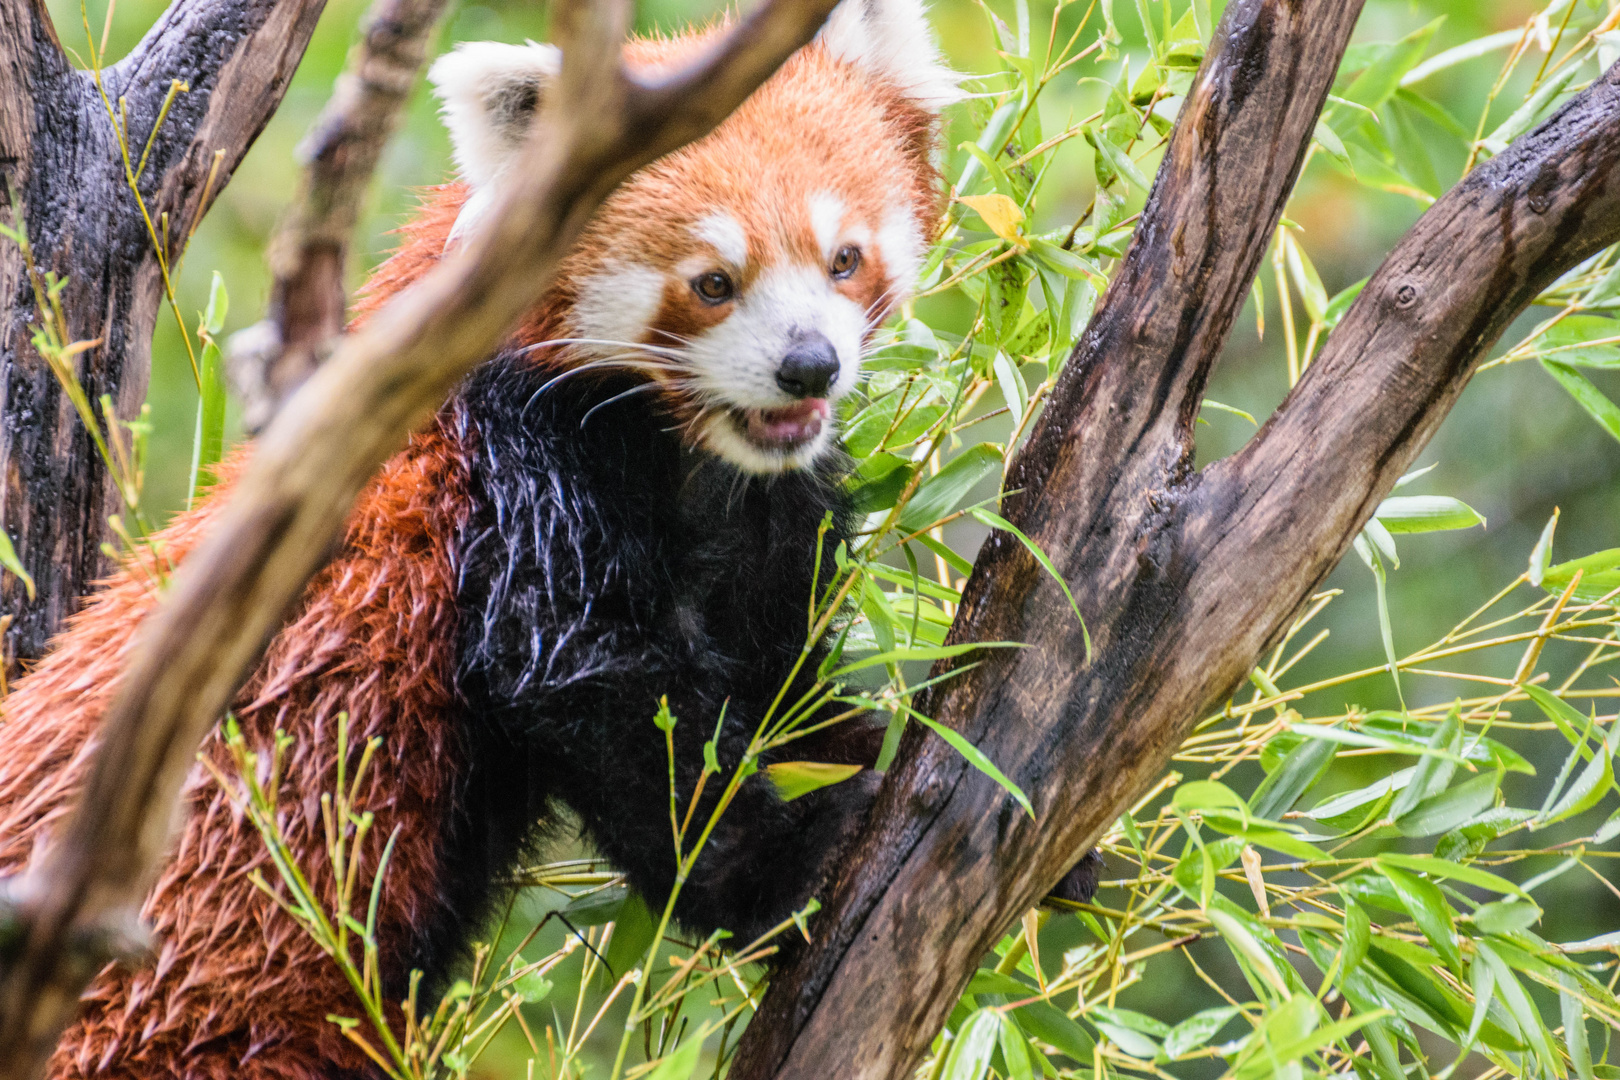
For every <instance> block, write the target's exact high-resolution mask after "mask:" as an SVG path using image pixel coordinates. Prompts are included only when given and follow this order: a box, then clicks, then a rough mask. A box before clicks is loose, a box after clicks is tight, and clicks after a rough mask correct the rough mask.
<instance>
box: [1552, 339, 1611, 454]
mask: <svg viewBox="0 0 1620 1080" xmlns="http://www.w3.org/2000/svg"><path fill="white" fill-rule="evenodd" d="M1541 366H1542V367H1543V368H1545V369H1546V370H1547V374H1549V375H1551V376H1552V377H1553V378H1554V379H1557V380H1558V385H1560V386H1562V387H1563V388H1564V390H1565V391H1567V392H1568V394H1569V396H1570V397H1572V398H1574V399H1575V403H1576V404H1577V405H1579V406H1580V407H1581V408H1583V409H1585V410H1586V413H1587V415H1588V416H1590V417H1591V418H1592V419H1594V420H1596V421H1597V422H1598V424H1599V425H1600V426H1601V427H1602V428H1603V430H1604V431H1607V432H1608V433H1609V434H1610V435H1612V436H1614V437H1615V438H1616V439H1620V405H1616V404H1615V403H1614V402H1612V401H1610V400H1609V399H1608V398H1607V397H1606V396H1605V395H1604V393H1603V391H1601V390H1599V389H1598V388H1597V387H1596V386H1595V385H1593V383H1592V380H1591V379H1588V378H1587V377H1586V376H1585V375H1582V374H1581V373H1580V372H1578V371H1576V370H1575V369H1574V368H1572V367H1570V366H1569V365H1568V364H1563V363H1559V362H1558V361H1557V360H1551V359H1548V358H1546V357H1543V358H1542V360H1541Z"/></svg>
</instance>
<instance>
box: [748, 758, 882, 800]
mask: <svg viewBox="0 0 1620 1080" xmlns="http://www.w3.org/2000/svg"><path fill="white" fill-rule="evenodd" d="M860 771H861V766H859V765H831V764H827V763H825V762H820V761H778V762H776V763H775V764H774V765H767V766H765V775H766V776H767V777H769V778H770V781H771V783H772V784H774V785H775V786H776V794H777V795H778V796H779V797H780V798H781V800H782V801H783V802H792V801H793V800H794V799H797V798H800V797H801V796H804V795H808V794H810V793H811V792H812V791H819V790H821V789H822V788H824V787H830V786H832V785H833V784H838V783H842V782H843V781H845V780H848V779H849V778H850V777H852V776H854V775H855V774H856V773H858V772H860Z"/></svg>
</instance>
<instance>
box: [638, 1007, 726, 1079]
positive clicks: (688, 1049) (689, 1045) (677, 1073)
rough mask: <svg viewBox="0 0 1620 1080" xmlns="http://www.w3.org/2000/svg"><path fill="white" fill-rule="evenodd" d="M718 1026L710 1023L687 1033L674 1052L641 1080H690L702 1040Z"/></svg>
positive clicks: (695, 1068) (700, 1054)
mask: <svg viewBox="0 0 1620 1080" xmlns="http://www.w3.org/2000/svg"><path fill="white" fill-rule="evenodd" d="M719 1027H720V1025H719V1024H718V1023H717V1022H715V1021H710V1022H708V1023H706V1024H704V1025H703V1026H702V1027H700V1028H698V1029H697V1030H696V1031H694V1032H689V1033H688V1034H687V1036H686V1038H684V1039H682V1040H681V1044H680V1045H679V1046H677V1047H676V1048H675V1052H674V1053H673V1054H670V1055H669V1056H668V1057H666V1058H664V1059H663V1060H662V1061H660V1062H659V1063H658V1065H657V1067H655V1068H654V1069H653V1070H652V1071H651V1072H649V1073H646V1074H645V1076H644V1078H643V1080H691V1076H692V1074H693V1073H695V1072H696V1071H697V1067H698V1058H699V1057H701V1056H702V1054H703V1040H704V1039H707V1038H708V1037H709V1035H710V1033H712V1032H714V1031H716V1030H717V1029H718V1028H719Z"/></svg>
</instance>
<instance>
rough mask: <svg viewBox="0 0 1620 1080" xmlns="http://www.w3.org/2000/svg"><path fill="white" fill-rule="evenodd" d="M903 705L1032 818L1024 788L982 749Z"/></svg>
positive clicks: (960, 734) (1031, 810)
mask: <svg viewBox="0 0 1620 1080" xmlns="http://www.w3.org/2000/svg"><path fill="white" fill-rule="evenodd" d="M903 707H904V708H905V709H906V711H907V712H909V713H910V714H911V715H912V717H914V718H915V719H916V720H918V721H920V722H921V723H922V724H923V726H924V727H926V728H928V729H929V730H930V731H932V732H933V733H934V734H936V735H938V736H939V737H940V738H942V739H944V740H945V741H946V742H948V743H950V744H951V747H952V748H953V749H955V750H956V752H957V753H958V754H961V755H962V756H963V757H964V758H966V759H967V763H968V764H969V765H972V766H973V767H974V768H975V769H978V770H979V771H980V772H982V773H984V775H986V776H988V777H989V778H990V779H992V780H994V781H995V782H996V783H998V784H1000V785H1001V786H1002V787H1003V788H1005V789H1006V791H1007V794H1009V795H1011V796H1012V797H1013V798H1014V799H1016V800H1017V801H1018V805H1019V806H1022V807H1023V808H1024V813H1026V814H1028V815H1029V816H1030V819H1031V820H1033V819H1034V817H1035V808H1034V807H1033V806H1031V805H1030V804H1029V796H1027V795H1025V794H1024V789H1023V788H1021V787H1019V786H1018V785H1017V784H1015V783H1013V782H1012V781H1011V780H1009V779H1007V777H1006V775H1005V774H1004V773H1002V771H1001V770H1000V769H998V768H996V766H995V763H994V762H992V761H991V760H990V759H989V758H987V757H985V756H984V751H982V750H980V749H979V748H978V747H977V746H974V745H973V744H972V743H970V742H968V741H967V739H965V738H963V737H962V733H961V732H959V731H953V730H951V729H950V728H948V727H946V726H945V725H944V724H941V723H939V722H938V721H936V720H931V719H929V718H928V717H926V716H924V715H923V714H922V713H920V712H918V711H917V710H915V709H912V708H910V707H909V706H903Z"/></svg>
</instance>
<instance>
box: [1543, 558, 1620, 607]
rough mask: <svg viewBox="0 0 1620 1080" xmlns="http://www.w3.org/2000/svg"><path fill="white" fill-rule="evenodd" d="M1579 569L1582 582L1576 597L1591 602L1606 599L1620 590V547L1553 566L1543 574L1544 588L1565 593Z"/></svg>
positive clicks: (1576, 587)
mask: <svg viewBox="0 0 1620 1080" xmlns="http://www.w3.org/2000/svg"><path fill="white" fill-rule="evenodd" d="M1577 570H1578V571H1580V573H1581V583H1580V584H1579V585H1577V586H1575V599H1577V600H1580V601H1582V602H1583V603H1588V604H1590V603H1593V602H1595V601H1597V600H1600V599H1602V598H1603V597H1605V596H1607V595H1608V594H1609V593H1611V592H1614V590H1616V589H1620V548H1609V549H1608V550H1607V551H1598V552H1594V553H1593V554H1591V555H1587V556H1585V557H1584V558H1580V559H1571V560H1570V561H1569V562H1562V563H1559V564H1558V565H1556V566H1549V567H1548V568H1547V572H1546V573H1545V574H1543V575H1542V576H1541V587H1542V588H1543V589H1546V590H1547V591H1548V592H1553V593H1561V592H1563V591H1564V590H1565V589H1566V588H1568V587H1569V583H1570V582H1571V581H1574V580H1575V572H1576V571H1577Z"/></svg>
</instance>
